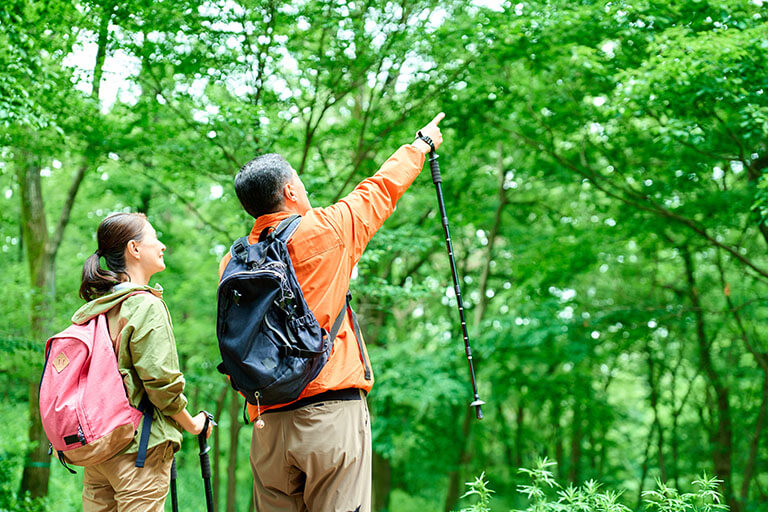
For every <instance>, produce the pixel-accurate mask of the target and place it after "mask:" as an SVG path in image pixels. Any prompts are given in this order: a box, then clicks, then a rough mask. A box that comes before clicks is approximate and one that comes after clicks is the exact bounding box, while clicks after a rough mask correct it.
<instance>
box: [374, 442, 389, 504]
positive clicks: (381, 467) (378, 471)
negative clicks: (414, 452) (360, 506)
mask: <svg viewBox="0 0 768 512" xmlns="http://www.w3.org/2000/svg"><path fill="white" fill-rule="evenodd" d="M391 490H392V466H391V464H390V463H389V459H386V458H384V457H383V456H382V455H381V454H380V453H378V452H376V451H374V452H373V510H374V511H375V512H385V511H388V510H389V498H390V492H391Z"/></svg>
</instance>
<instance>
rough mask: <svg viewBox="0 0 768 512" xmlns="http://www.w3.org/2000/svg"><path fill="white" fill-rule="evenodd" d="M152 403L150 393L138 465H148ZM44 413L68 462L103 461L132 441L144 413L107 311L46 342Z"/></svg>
mask: <svg viewBox="0 0 768 512" xmlns="http://www.w3.org/2000/svg"><path fill="white" fill-rule="evenodd" d="M147 405H150V404H149V400H147V399H146V394H145V395H144V400H142V404H141V406H140V407H141V410H143V411H145V412H146V414H145V415H144V426H143V428H142V436H141V437H142V439H141V442H140V445H139V455H138V456H137V461H136V466H138V467H142V466H143V465H144V457H145V455H146V445H147V442H148V441H149V432H150V429H151V421H152V409H151V406H147ZM40 416H41V418H42V423H43V428H44V429H45V434H46V436H47V437H48V441H50V443H51V447H52V449H53V450H55V451H56V453H57V455H58V459H59V461H61V463H62V464H63V465H64V466H65V467H67V466H66V463H70V464H75V465H78V466H92V465H94V464H99V463H101V462H104V461H105V460H107V459H109V458H110V457H112V456H114V455H115V454H117V453H118V452H119V451H120V450H122V449H123V448H125V447H126V446H128V444H129V443H130V442H131V441H132V440H133V438H134V436H135V435H136V430H137V428H138V426H139V422H140V421H141V417H142V412H141V411H140V410H139V409H136V408H134V407H131V405H130V403H128V397H127V396H126V392H125V387H124V386H123V379H122V376H121V375H120V371H119V370H118V367H117V358H116V357H115V352H114V349H113V346H112V339H111V338H110V337H109V328H108V327H107V318H106V316H105V315H103V314H102V315H98V316H97V317H94V318H92V319H91V320H90V321H88V323H85V324H82V325H77V324H73V325H71V326H69V327H68V328H67V329H65V330H64V331H62V332H60V333H59V334H56V335H55V336H53V337H51V339H49V340H48V343H46V346H45V365H44V366H43V375H42V377H41V379H40ZM145 438H146V439H145ZM67 469H69V468H68V467H67ZM70 471H72V470H71V469H70Z"/></svg>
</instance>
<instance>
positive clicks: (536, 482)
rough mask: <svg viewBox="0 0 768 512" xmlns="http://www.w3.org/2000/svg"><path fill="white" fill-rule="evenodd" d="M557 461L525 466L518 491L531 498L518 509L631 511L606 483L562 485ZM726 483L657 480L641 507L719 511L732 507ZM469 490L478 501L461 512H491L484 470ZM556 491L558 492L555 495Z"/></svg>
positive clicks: (664, 511) (531, 511)
mask: <svg viewBox="0 0 768 512" xmlns="http://www.w3.org/2000/svg"><path fill="white" fill-rule="evenodd" d="M555 465H556V463H555V462H552V461H549V460H547V459H546V458H543V459H539V460H537V461H536V465H535V466H534V467H532V468H530V469H528V468H521V469H520V472H521V473H525V474H526V475H527V476H528V478H529V479H530V484H526V485H520V486H519V487H518V491H519V492H520V493H522V494H525V495H526V497H527V498H528V501H529V503H528V506H527V507H526V508H524V509H519V510H516V512H587V511H589V512H631V509H629V508H628V507H626V506H625V505H622V504H621V503H619V502H618V498H619V496H620V495H621V493H620V492H619V493H617V492H614V491H610V490H607V491H603V490H602V486H601V485H600V484H599V483H597V482H595V481H594V480H589V481H587V482H585V483H584V484H583V485H580V486H574V485H572V484H571V485H568V486H565V487H564V486H562V485H561V484H559V483H558V482H557V481H556V479H555V477H554V475H553V473H552V472H551V471H550V470H549V469H548V468H551V467H552V466H555ZM721 483H722V482H721V481H719V480H717V479H716V478H707V477H706V475H705V476H703V477H702V478H701V479H699V480H696V481H694V482H693V485H694V486H695V488H696V490H695V491H694V492H688V493H682V494H681V493H680V492H679V491H678V490H677V489H674V488H672V487H669V486H667V485H665V484H664V483H663V482H660V481H657V483H656V484H657V489H655V490H649V491H645V492H644V493H643V498H644V503H643V504H642V506H640V507H639V508H638V511H639V510H653V511H656V512H715V511H724V512H726V511H727V510H728V507H727V506H726V505H724V504H722V503H721V500H722V496H721V494H720V493H719V492H718V491H717V488H718V485H719V484H721ZM466 485H467V487H468V488H469V490H468V491H467V492H466V493H465V494H464V496H462V498H466V497H469V496H477V501H476V502H475V503H474V504H473V505H472V506H471V507H470V508H463V509H461V512H490V510H491V507H490V502H491V494H492V493H493V491H492V490H491V489H490V488H489V487H488V485H489V482H488V481H487V480H486V478H485V473H482V474H481V475H480V476H479V477H477V478H476V479H475V480H474V481H473V482H467V483H466ZM552 490H554V491H555V495H554V496H553V495H552Z"/></svg>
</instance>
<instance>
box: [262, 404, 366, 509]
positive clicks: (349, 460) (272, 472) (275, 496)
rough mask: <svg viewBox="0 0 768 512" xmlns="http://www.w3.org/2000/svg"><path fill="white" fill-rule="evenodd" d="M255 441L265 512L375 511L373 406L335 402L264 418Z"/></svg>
mask: <svg viewBox="0 0 768 512" xmlns="http://www.w3.org/2000/svg"><path fill="white" fill-rule="evenodd" d="M262 419H263V420H264V422H265V426H264V428H263V429H261V430H259V429H257V428H255V427H254V429H253V438H252V441H251V457H250V459H251V470H252V471H253V478H254V484H253V495H254V496H253V497H254V500H253V502H254V504H255V506H256V510H257V511H259V512H304V511H309V512H353V511H359V512H370V510H371V425H370V419H369V416H368V404H367V403H366V402H365V395H363V394H362V392H361V399H360V400H347V401H342V400H329V401H326V402H321V403H317V404H311V405H307V406H305V407H302V408H300V409H296V410H293V411H284V412H273V413H269V414H265V415H263V416H262Z"/></svg>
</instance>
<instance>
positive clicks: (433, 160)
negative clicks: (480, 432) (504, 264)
mask: <svg viewBox="0 0 768 512" xmlns="http://www.w3.org/2000/svg"><path fill="white" fill-rule="evenodd" d="M429 169H430V170H431V171H432V182H433V183H434V184H435V189H436V190H437V204H438V206H439V207H440V220H441V221H442V223H443V232H444V233H445V246H446V247H447V249H448V259H449V260H450V262H451V273H452V274H453V290H454V291H455V292H456V304H457V305H458V307H459V319H460V320H461V331H462V333H463V334H464V351H465V352H466V354H467V362H468V363H469V376H470V378H471V380H472V392H473V393H474V400H473V401H472V403H471V404H469V406H470V407H474V408H475V415H476V416H477V419H479V420H481V419H483V410H482V408H481V406H482V405H483V404H485V402H483V401H482V400H480V395H479V394H478V392H477V382H476V381H475V365H474V363H473V359H472V348H471V347H470V346H469V334H468V333H467V322H466V320H465V318H464V303H463V302H462V300H461V287H460V286H459V273H458V272H457V271H456V259H455V258H454V256H453V244H452V243H451V233H450V230H449V229H448V215H447V214H446V213H445V200H444V199H443V187H442V185H441V183H442V181H443V179H442V177H441V176H440V165H439V164H438V163H437V154H436V153H435V151H434V149H433V150H432V151H430V152H429Z"/></svg>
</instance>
